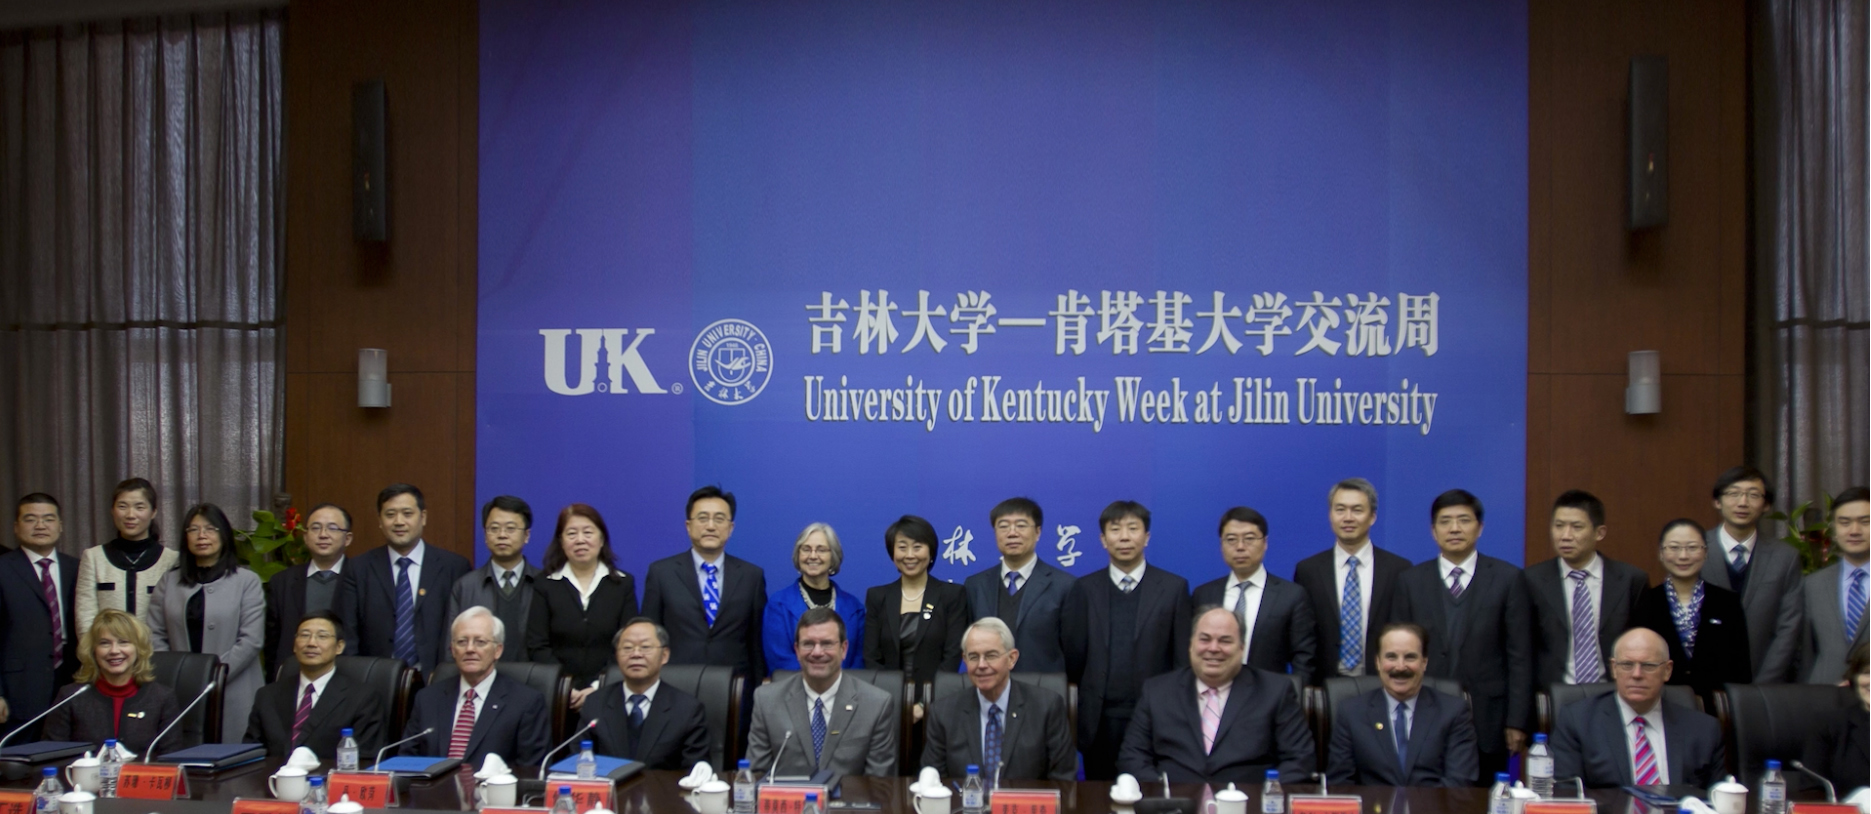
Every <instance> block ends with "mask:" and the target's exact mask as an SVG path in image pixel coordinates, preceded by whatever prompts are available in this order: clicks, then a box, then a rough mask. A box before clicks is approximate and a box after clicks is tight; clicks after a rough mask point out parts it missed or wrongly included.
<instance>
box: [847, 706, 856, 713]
mask: <svg viewBox="0 0 1871 814" xmlns="http://www.w3.org/2000/svg"><path fill="white" fill-rule="evenodd" d="M854 709H857V707H854V706H851V705H850V704H846V705H845V711H846V712H850V711H852V710H854Z"/></svg>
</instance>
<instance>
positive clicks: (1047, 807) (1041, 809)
mask: <svg viewBox="0 0 1871 814" xmlns="http://www.w3.org/2000/svg"><path fill="white" fill-rule="evenodd" d="M988 812H989V814H1059V791H1058V789H1044V790H1042V789H997V790H995V791H994V793H993V795H992V796H990V797H988Z"/></svg>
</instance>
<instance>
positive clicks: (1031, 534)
mask: <svg viewBox="0 0 1871 814" xmlns="http://www.w3.org/2000/svg"><path fill="white" fill-rule="evenodd" d="M988 523H990V524H991V525H993V527H994V545H995V546H996V547H998V548H999V549H1000V564H999V565H997V566H995V567H993V568H989V569H987V570H985V571H982V572H980V573H977V574H975V575H974V576H971V577H969V578H968V579H967V580H966V581H965V582H963V583H962V587H964V588H966V589H967V591H968V614H969V616H970V618H971V619H973V620H980V619H983V618H985V617H989V616H993V617H996V618H998V619H1000V620H1001V621H1003V622H1006V623H1007V626H1008V627H1010V628H1012V629H1013V632H1014V635H1015V636H1016V637H1018V638H1019V640H1020V644H1021V645H1022V648H1021V658H1020V664H1019V666H1018V667H1016V668H1015V669H1017V670H1020V671H1021V672H1029V673H1063V672H1065V671H1066V663H1065V628H1064V623H1063V613H1062V612H1063V610H1064V608H1065V597H1066V594H1069V593H1071V592H1072V583H1073V579H1072V575H1071V574H1068V573H1066V572H1065V571H1063V570H1061V569H1059V568H1055V567H1053V566H1051V565H1047V564H1046V563H1043V562H1040V561H1039V552H1038V547H1039V539H1040V538H1041V537H1043V536H1045V534H1046V519H1045V514H1044V513H1043V512H1041V511H1040V508H1039V504H1038V503H1035V502H1033V501H1032V500H1030V499H1028V498H1024V497H1012V498H1008V499H1006V500H1003V501H1001V502H1000V503H999V504H997V505H996V506H995V507H994V509H993V511H990V512H988Z"/></svg>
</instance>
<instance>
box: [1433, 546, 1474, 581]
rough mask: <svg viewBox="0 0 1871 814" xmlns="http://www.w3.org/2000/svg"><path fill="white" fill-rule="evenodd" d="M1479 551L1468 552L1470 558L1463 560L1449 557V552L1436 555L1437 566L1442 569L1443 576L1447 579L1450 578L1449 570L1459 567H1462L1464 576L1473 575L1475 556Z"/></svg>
mask: <svg viewBox="0 0 1871 814" xmlns="http://www.w3.org/2000/svg"><path fill="white" fill-rule="evenodd" d="M1477 553H1479V552H1475V551H1470V552H1468V558H1467V559H1465V560H1462V561H1461V562H1456V561H1454V560H1451V559H1449V557H1448V555H1447V554H1443V555H1440V556H1438V557H1436V567H1438V568H1440V569H1442V578H1443V579H1445V580H1446V579H1448V578H1449V572H1451V571H1453V570H1455V569H1457V568H1460V569H1462V576H1464V577H1472V576H1474V575H1475V556H1476V554H1477Z"/></svg>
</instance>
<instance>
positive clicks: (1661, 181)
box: [1626, 55, 1670, 230]
mask: <svg viewBox="0 0 1871 814" xmlns="http://www.w3.org/2000/svg"><path fill="white" fill-rule="evenodd" d="M1669 90H1670V63H1669V59H1668V58H1667V57H1662V56H1654V55H1653V56H1640V57H1631V93H1630V148H1631V149H1630V164H1629V169H1628V176H1627V180H1626V186H1627V187H1628V188H1629V197H1630V204H1629V208H1630V228H1631V229H1633V230H1635V229H1649V228H1652V227H1656V226H1662V225H1663V224H1665V223H1667V222H1669V214H1670V152H1669V109H1670V105H1669V101H1670V97H1669Z"/></svg>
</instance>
